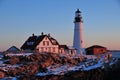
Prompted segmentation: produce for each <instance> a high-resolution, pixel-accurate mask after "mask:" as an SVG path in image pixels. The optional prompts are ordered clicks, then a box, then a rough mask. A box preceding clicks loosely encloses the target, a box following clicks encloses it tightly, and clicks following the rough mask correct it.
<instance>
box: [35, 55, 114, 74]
mask: <svg viewBox="0 0 120 80" xmlns="http://www.w3.org/2000/svg"><path fill="white" fill-rule="evenodd" d="M105 59H106V56H105V55H103V56H102V57H101V58H100V59H99V60H98V61H95V60H94V59H93V60H92V59H89V60H87V61H86V62H83V63H80V64H78V65H69V64H65V65H53V66H49V67H47V69H48V71H47V72H45V73H44V72H40V73H38V74H37V75H38V76H45V75H51V74H54V75H64V74H65V73H67V72H69V71H79V70H81V71H88V70H92V69H96V68H104V64H105V63H108V61H107V60H105ZM115 62H116V60H114V58H113V59H112V60H111V62H110V61H109V65H113V64H114V63H115Z"/></svg>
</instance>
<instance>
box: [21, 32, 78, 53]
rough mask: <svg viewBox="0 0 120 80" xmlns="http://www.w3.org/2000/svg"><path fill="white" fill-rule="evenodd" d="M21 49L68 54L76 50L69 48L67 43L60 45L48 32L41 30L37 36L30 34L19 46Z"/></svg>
mask: <svg viewBox="0 0 120 80" xmlns="http://www.w3.org/2000/svg"><path fill="white" fill-rule="evenodd" d="M21 50H23V51H37V52H50V53H69V54H75V52H76V50H75V49H71V48H69V47H68V46H67V45H60V44H59V43H58V41H57V40H56V39H54V38H53V37H51V36H50V34H48V35H46V34H44V33H43V32H42V33H41V35H39V36H36V35H34V34H32V36H30V37H29V38H28V39H27V40H26V41H25V43H24V44H23V45H22V46H21Z"/></svg>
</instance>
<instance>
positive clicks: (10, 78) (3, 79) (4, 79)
mask: <svg viewBox="0 0 120 80" xmlns="http://www.w3.org/2000/svg"><path fill="white" fill-rule="evenodd" d="M0 80H18V79H17V78H16V77H5V78H2V79H0Z"/></svg>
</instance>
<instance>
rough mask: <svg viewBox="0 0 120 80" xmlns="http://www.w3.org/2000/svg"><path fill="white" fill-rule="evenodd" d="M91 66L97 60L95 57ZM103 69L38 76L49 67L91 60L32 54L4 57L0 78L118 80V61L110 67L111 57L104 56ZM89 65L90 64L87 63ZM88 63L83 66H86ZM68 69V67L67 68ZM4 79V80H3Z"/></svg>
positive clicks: (119, 78) (119, 65) (22, 79)
mask: <svg viewBox="0 0 120 80" xmlns="http://www.w3.org/2000/svg"><path fill="white" fill-rule="evenodd" d="M97 57H98V58H96V59H95V60H94V61H92V64H93V63H95V64H96V61H98V60H99V58H100V57H99V56H97ZM106 58H107V60H108V59H109V60H108V62H107V63H105V64H104V68H102V67H98V68H95V69H91V70H83V71H82V70H76V71H75V70H70V71H69V70H68V71H66V72H64V74H63V73H60V74H59V75H58V74H47V75H43V76H40V75H38V73H39V72H41V73H42V72H43V73H44V72H47V71H49V70H48V67H49V66H53V65H58V64H59V65H58V66H61V65H66V64H67V65H69V66H74V65H78V64H79V63H86V62H87V61H90V60H91V59H87V58H86V57H84V56H80V57H76V56H74V57H73V56H71V55H67V56H66V55H59V54H53V53H44V54H40V53H34V54H32V55H28V56H12V57H8V56H4V57H3V59H4V60H5V61H4V62H3V64H1V66H0V72H1V74H0V77H1V79H3V78H4V80H8V79H9V80H13V78H14V80H120V59H118V60H117V61H116V62H115V63H114V64H112V65H111V66H110V63H109V61H111V60H112V57H111V56H109V55H108V56H106V57H105V59H104V61H106ZM89 64H90V63H89ZM87 65H88V63H86V64H84V66H87ZM55 67H57V66H55ZM68 68H69V67H68ZM5 78H6V79H5Z"/></svg>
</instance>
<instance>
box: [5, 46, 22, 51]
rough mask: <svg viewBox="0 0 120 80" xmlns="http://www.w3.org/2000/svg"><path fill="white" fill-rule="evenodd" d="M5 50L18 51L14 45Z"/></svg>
mask: <svg viewBox="0 0 120 80" xmlns="http://www.w3.org/2000/svg"><path fill="white" fill-rule="evenodd" d="M7 51H10V52H11V51H20V50H19V49H18V48H17V47H16V46H12V47H10V48H9V49H8V50H7Z"/></svg>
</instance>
